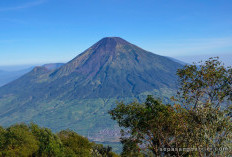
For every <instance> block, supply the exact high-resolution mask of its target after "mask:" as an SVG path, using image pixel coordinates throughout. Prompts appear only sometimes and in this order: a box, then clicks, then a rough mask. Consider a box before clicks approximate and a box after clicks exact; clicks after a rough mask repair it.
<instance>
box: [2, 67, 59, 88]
mask: <svg viewBox="0 0 232 157" xmlns="http://www.w3.org/2000/svg"><path fill="white" fill-rule="evenodd" d="M62 65H63V63H51V64H45V65H43V66H44V67H46V68H47V69H49V70H55V69H57V68H59V67H60V66H62ZM33 68H34V67H33V66H32V67H30V68H25V69H22V70H15V71H6V70H0V87H1V86H3V85H6V84H7V83H10V82H11V81H14V80H16V79H18V78H19V77H21V76H23V75H24V74H26V73H28V72H30V71H31V70H32V69H33Z"/></svg>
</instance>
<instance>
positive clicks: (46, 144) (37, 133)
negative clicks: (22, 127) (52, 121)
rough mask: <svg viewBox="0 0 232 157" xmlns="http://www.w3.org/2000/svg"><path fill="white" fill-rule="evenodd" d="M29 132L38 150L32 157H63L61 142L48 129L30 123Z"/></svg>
mask: <svg viewBox="0 0 232 157" xmlns="http://www.w3.org/2000/svg"><path fill="white" fill-rule="evenodd" d="M30 130H31V132H32V134H33V135H34V137H35V138H36V140H37V141H38V145H39V149H38V151H37V152H36V153H34V154H33V155H34V156H44V157H46V156H49V157H52V156H63V150H62V142H61V140H60V139H59V137H58V136H57V135H55V134H53V133H52V131H51V130H50V129H47V128H40V127H39V126H38V125H36V124H33V123H31V124H30Z"/></svg>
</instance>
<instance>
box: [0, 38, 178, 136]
mask: <svg viewBox="0 0 232 157" xmlns="http://www.w3.org/2000/svg"><path fill="white" fill-rule="evenodd" d="M48 67H50V66H41V67H35V68H34V69H33V70H32V71H31V72H29V73H27V74H25V75H24V76H22V77H21V78H19V79H17V80H15V81H13V82H11V83H9V84H7V85H6V86H4V87H1V88H0V125H4V126H7V125H10V124H12V123H15V122H30V121H34V122H36V123H37V124H39V125H42V126H45V127H49V128H52V129H53V130H55V131H57V130H60V129H67V128H70V129H73V130H75V131H77V132H78V133H80V134H82V135H85V136H89V137H91V136H94V137H96V133H97V132H98V131H100V130H103V129H106V128H113V127H116V125H115V123H114V122H112V120H110V117H109V115H108V113H107V112H108V110H109V109H111V108H113V107H115V104H116V103H115V102H116V101H117V100H118V101H120V100H123V101H125V102H129V101H132V100H134V99H135V98H136V99H138V101H140V100H144V98H145V97H146V95H147V94H153V95H156V96H158V97H161V98H163V99H164V100H165V99H166V98H167V97H169V96H171V95H172V94H173V92H174V91H175V90H176V79H177V77H176V75H175V74H176V70H177V69H178V68H181V67H182V65H181V64H179V63H177V62H175V61H173V60H171V59H169V58H167V57H163V56H159V55H156V54H154V53H151V52H148V51H145V50H143V49H141V48H139V47H138V46H136V45H133V44H131V43H129V42H127V41H125V40H124V39H121V38H119V37H108V38H103V39H102V40H100V41H99V42H97V43H96V44H94V45H93V46H91V47H90V48H88V49H87V50H86V51H84V52H83V53H81V54H80V55H78V56H77V57H75V58H74V59H73V60H71V61H70V62H68V63H66V64H64V65H62V66H60V67H59V68H55V69H53V68H48ZM99 136H100V135H99ZM99 136H98V138H100V137H99ZM105 137H106V135H105V136H104V138H105Z"/></svg>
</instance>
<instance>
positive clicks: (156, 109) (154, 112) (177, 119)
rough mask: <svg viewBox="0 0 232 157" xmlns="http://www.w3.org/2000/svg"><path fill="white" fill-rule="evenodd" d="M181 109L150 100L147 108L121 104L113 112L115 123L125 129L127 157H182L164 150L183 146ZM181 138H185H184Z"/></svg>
mask: <svg viewBox="0 0 232 157" xmlns="http://www.w3.org/2000/svg"><path fill="white" fill-rule="evenodd" d="M180 111H181V109H180V107H179V106H175V107H173V106H171V105H165V104H162V102H161V101H159V100H156V99H154V98H153V97H152V96H148V97H147V99H146V102H145V103H144V104H140V103H138V102H133V103H131V104H128V105H125V104H124V103H122V102H121V103H119V104H118V105H117V107H116V108H115V109H113V110H111V111H110V112H109V113H110V114H111V116H112V118H113V120H116V121H117V122H118V124H119V126H120V127H123V129H122V138H121V142H122V144H123V153H122V155H124V156H141V154H146V155H149V154H150V153H151V152H152V153H153V154H155V155H157V156H160V155H162V154H164V155H176V156H179V155H181V154H183V153H182V152H179V151H178V150H177V151H168V152H164V151H162V150H161V149H162V148H167V147H168V148H177V146H182V145H184V142H183V140H180V139H183V132H184V130H185V125H184V124H185V123H186V122H185V119H184V118H183V117H184V116H185V115H184V114H183V113H185V112H180ZM181 135H182V136H181Z"/></svg>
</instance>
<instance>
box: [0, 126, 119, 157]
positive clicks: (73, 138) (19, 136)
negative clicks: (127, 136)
mask: <svg viewBox="0 0 232 157" xmlns="http://www.w3.org/2000/svg"><path fill="white" fill-rule="evenodd" d="M93 152H97V155H94V153H93ZM0 156H6V157H8V156H9V157H18V156H25V157H28V156H34V157H36V156H40V157H41V156H43V157H59V156H60V157H65V156H66V157H88V156H96V157H106V156H107V157H108V156H112V157H114V156H117V155H116V154H114V153H113V152H112V151H111V148H110V147H104V146H103V145H98V144H95V143H92V142H90V141H88V139H87V138H85V137H82V136H80V135H78V134H77V133H75V132H74V131H71V130H63V131H60V132H59V133H57V134H54V133H52V132H51V130H50V129H47V128H40V127H39V126H38V125H36V124H33V123H31V124H30V125H26V124H16V125H12V126H10V127H8V128H6V129H4V128H2V127H0Z"/></svg>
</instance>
